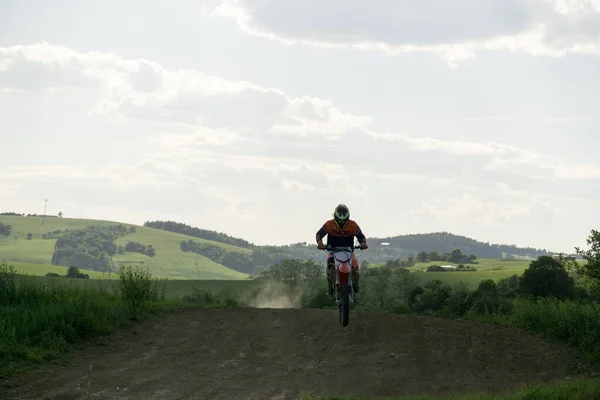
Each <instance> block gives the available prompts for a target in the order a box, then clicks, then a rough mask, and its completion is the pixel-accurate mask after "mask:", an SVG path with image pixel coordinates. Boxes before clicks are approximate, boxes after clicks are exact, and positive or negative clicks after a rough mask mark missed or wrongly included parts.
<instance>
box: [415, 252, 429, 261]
mask: <svg viewBox="0 0 600 400" xmlns="http://www.w3.org/2000/svg"><path fill="white" fill-rule="evenodd" d="M417 261H418V262H421V263H426V262H427V261H429V257H428V254H427V252H426V251H422V252H420V253H419V254H417Z"/></svg>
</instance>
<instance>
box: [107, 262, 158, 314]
mask: <svg viewBox="0 0 600 400" xmlns="http://www.w3.org/2000/svg"><path fill="white" fill-rule="evenodd" d="M118 274H119V286H118V293H119V296H120V298H121V300H123V301H124V302H126V303H128V304H129V305H131V306H133V307H141V306H142V305H143V304H144V303H147V302H153V301H161V300H165V298H166V285H165V284H164V283H163V285H162V287H159V283H158V280H157V279H155V278H153V276H152V273H151V272H150V268H148V266H146V265H145V264H141V265H127V266H125V265H123V264H121V265H120V266H119V268H118Z"/></svg>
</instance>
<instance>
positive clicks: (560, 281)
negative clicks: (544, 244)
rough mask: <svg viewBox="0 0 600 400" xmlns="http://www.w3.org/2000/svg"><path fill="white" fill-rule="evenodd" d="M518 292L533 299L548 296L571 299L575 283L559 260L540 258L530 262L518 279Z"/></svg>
mask: <svg viewBox="0 0 600 400" xmlns="http://www.w3.org/2000/svg"><path fill="white" fill-rule="evenodd" d="M519 292H520V293H522V294H524V295H528V296H531V297H533V298H534V299H536V298H538V297H549V296H552V297H556V298H558V299H572V298H573V296H574V293H575V282H574V280H573V278H571V277H570V276H569V274H568V273H567V270H566V268H565V265H564V264H563V263H562V262H561V261H560V260H556V259H554V258H552V257H550V256H541V257H539V258H538V259H537V260H535V261H532V262H531V263H530V264H529V268H527V269H526V270H525V271H524V272H523V275H522V276H520V277H519Z"/></svg>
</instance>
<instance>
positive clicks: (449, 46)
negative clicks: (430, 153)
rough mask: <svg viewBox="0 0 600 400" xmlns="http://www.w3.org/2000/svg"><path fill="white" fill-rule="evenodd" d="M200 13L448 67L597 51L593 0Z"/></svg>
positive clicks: (296, 1)
mask: <svg viewBox="0 0 600 400" xmlns="http://www.w3.org/2000/svg"><path fill="white" fill-rule="evenodd" d="M204 15H205V16H207V17H222V18H230V19H233V20H234V21H235V23H236V24H237V26H238V27H239V29H241V30H242V31H243V32H245V33H247V34H250V35H253V36H257V37H262V38H266V39H270V40H276V41H279V42H282V43H285V44H288V45H294V44H304V45H311V46H318V47H325V48H338V49H347V48H353V49H360V50H370V51H380V52H383V53H385V54H388V55H393V54H400V53H412V52H421V53H430V54H437V55H439V56H440V57H441V58H443V59H445V60H446V61H447V62H448V63H449V64H450V65H451V66H456V65H457V64H456V63H457V61H461V60H466V59H469V58H474V57H476V54H477V53H478V52H482V51H511V52H515V51H516V52H525V53H528V54H531V55H534V56H547V57H563V56H564V55H566V54H569V53H575V54H599V53H600V39H599V37H598V33H600V7H599V6H598V2H597V1H596V0H526V1H517V0H503V1H496V0H449V1H444V2H439V1H434V0H425V1H419V2H416V3H415V2H413V1H410V2H409V1H408V0H377V1H375V2H372V1H371V2H364V1H359V0H350V1H344V2H342V1H338V2H333V1H329V2H322V1H317V0H309V1H306V0H289V1H285V2H281V1H277V0H256V1H254V0H253V1H249V0H222V1H221V3H220V4H219V5H218V6H216V7H214V8H212V9H209V8H208V7H205V8H204Z"/></svg>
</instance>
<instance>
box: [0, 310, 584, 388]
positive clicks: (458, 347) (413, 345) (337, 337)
mask: <svg viewBox="0 0 600 400" xmlns="http://www.w3.org/2000/svg"><path fill="white" fill-rule="evenodd" d="M351 319H352V320H351V322H350V326H349V327H347V328H342V327H341V326H340V325H339V324H338V322H337V312H336V311H322V310H306V309H297V310H290V309H287V310H284V309H277V310H275V309H251V308H249V309H228V310H197V309H187V310H180V311H177V312H174V313H172V314H169V315H166V316H162V317H157V318H155V319H153V320H151V321H147V322H144V323H142V324H139V325H137V326H135V328H133V329H129V330H127V331H124V332H120V333H117V334H115V335H112V336H111V337H110V338H109V340H108V344H106V345H104V346H96V345H86V346H85V348H82V349H80V350H76V351H74V352H73V354H72V355H71V356H70V357H69V362H68V364H67V365H60V366H57V365H56V364H54V365H52V366H49V367H47V368H45V370H41V371H36V372H34V373H30V374H26V375H23V376H19V377H16V378H13V379H10V380H9V381H7V382H3V383H2V384H1V386H0V398H2V399H84V398H85V399H87V398H93V399H147V400H152V399H161V400H163V399H170V400H176V399H213V400H217V399H227V400H233V399H244V400H250V399H261V400H265V399H296V398H297V397H298V396H299V395H302V394H306V393H307V392H309V391H312V392H313V393H314V394H316V395H353V396H361V395H364V396H370V397H371V396H372V397H376V396H391V395H400V394H441V393H446V394H449V393H466V392H480V391H490V392H498V391H504V390H507V389H510V388H513V387H517V386H520V385H521V384H523V383H527V382H531V381H550V380H554V379H562V378H565V377H567V376H570V365H573V364H574V363H576V362H577V360H576V358H575V356H574V355H573V351H572V350H571V349H569V348H567V347H566V346H559V345H555V344H550V343H547V342H544V341H541V340H540V339H537V338H535V337H533V336H531V335H528V334H526V333H524V332H522V331H520V330H518V329H511V328H504V327H498V326H492V325H486V324H480V323H472V322H457V321H451V320H444V319H437V318H427V317H415V316H401V315H390V314H380V313H357V312H356V313H354V314H352V315H351ZM2 392H4V393H2Z"/></svg>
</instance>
